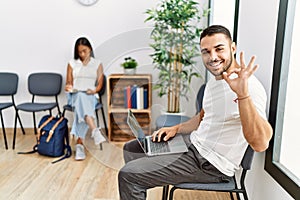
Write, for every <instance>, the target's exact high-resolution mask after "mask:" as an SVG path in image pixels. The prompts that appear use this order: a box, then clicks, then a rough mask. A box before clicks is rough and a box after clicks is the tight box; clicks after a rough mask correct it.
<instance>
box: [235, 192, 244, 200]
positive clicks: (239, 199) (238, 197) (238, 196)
mask: <svg viewBox="0 0 300 200" xmlns="http://www.w3.org/2000/svg"><path fill="white" fill-rule="evenodd" d="M235 195H236V198H237V199H238V200H241V198H240V194H239V193H238V192H236V193H235ZM244 200H246V199H244Z"/></svg>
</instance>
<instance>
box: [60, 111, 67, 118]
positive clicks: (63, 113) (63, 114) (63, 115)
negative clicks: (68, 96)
mask: <svg viewBox="0 0 300 200" xmlns="http://www.w3.org/2000/svg"><path fill="white" fill-rule="evenodd" d="M65 112H66V109H64V110H63V112H62V115H61V116H62V117H65Z"/></svg>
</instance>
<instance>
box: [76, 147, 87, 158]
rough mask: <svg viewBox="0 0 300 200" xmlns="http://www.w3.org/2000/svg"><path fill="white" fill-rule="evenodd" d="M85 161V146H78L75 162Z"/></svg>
mask: <svg viewBox="0 0 300 200" xmlns="http://www.w3.org/2000/svg"><path fill="white" fill-rule="evenodd" d="M84 159H85V152H84V146H83V145H82V144H76V155H75V160H84Z"/></svg>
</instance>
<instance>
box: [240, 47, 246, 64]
mask: <svg viewBox="0 0 300 200" xmlns="http://www.w3.org/2000/svg"><path fill="white" fill-rule="evenodd" d="M240 62H241V68H246V65H245V58H244V52H243V51H242V52H241V53H240Z"/></svg>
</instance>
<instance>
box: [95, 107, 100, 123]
mask: <svg viewBox="0 0 300 200" xmlns="http://www.w3.org/2000/svg"><path fill="white" fill-rule="evenodd" d="M95 114H96V119H97V127H100V123H99V116H98V110H95Z"/></svg>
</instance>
